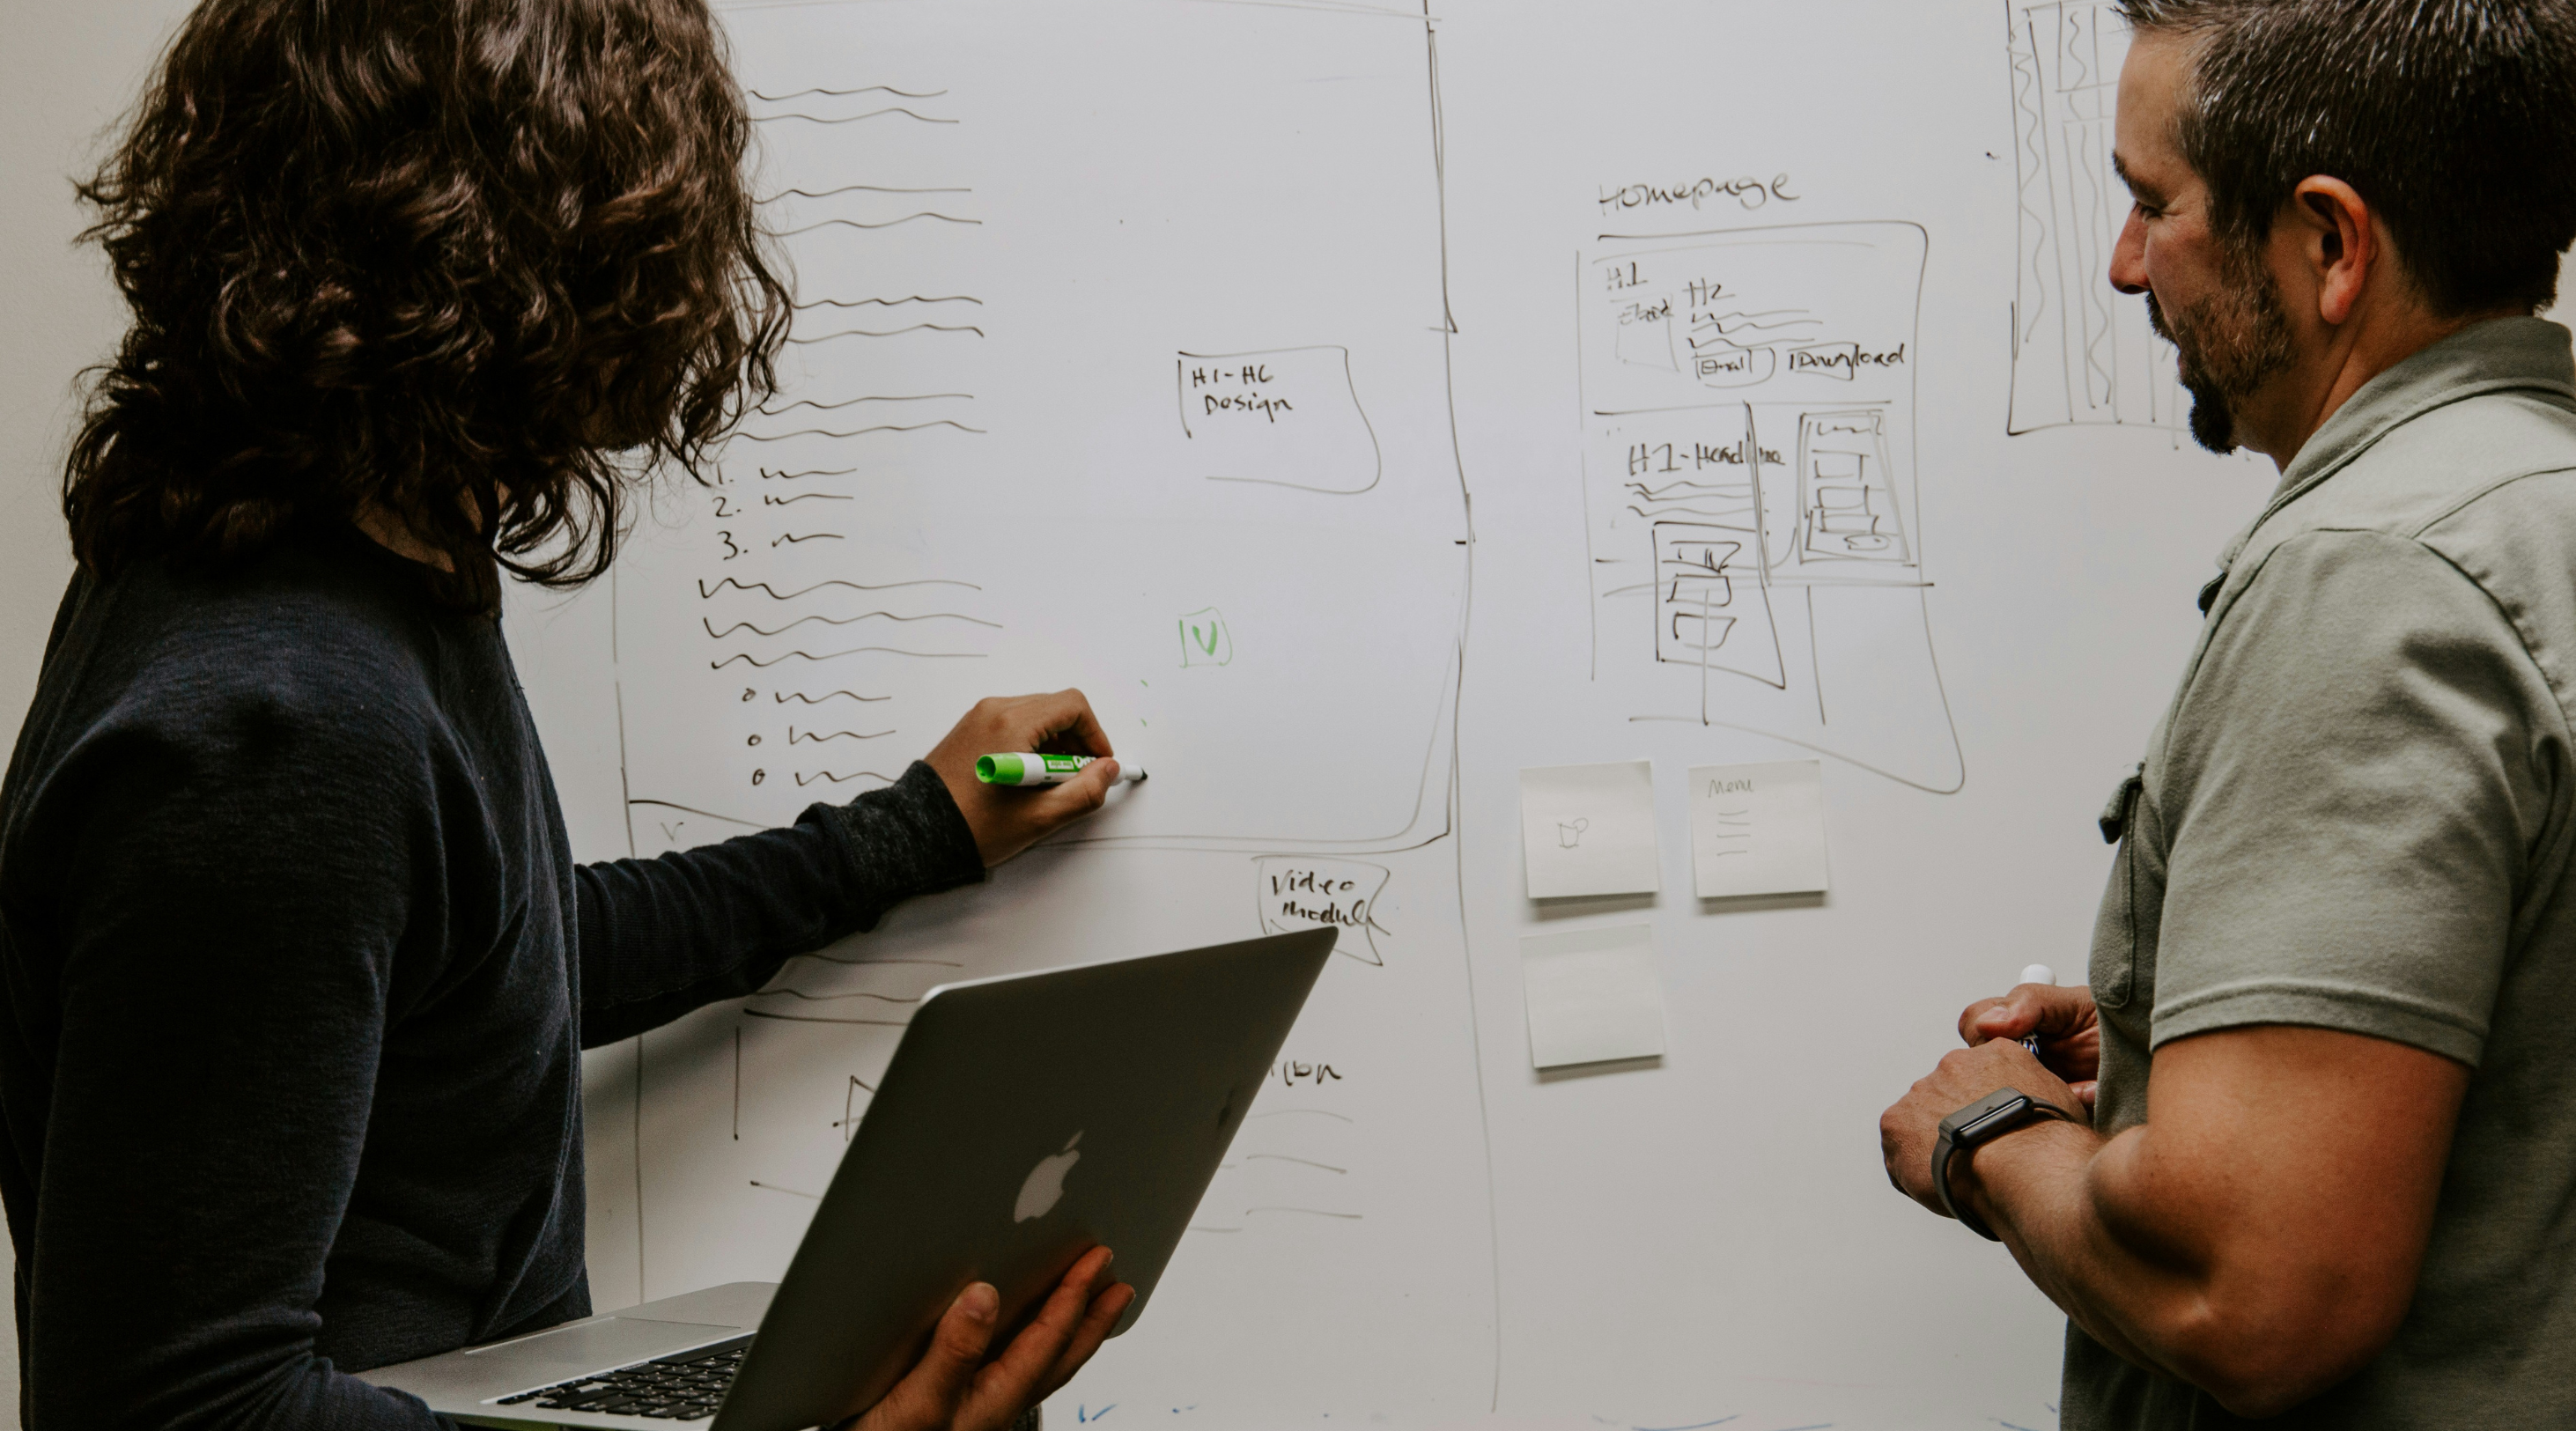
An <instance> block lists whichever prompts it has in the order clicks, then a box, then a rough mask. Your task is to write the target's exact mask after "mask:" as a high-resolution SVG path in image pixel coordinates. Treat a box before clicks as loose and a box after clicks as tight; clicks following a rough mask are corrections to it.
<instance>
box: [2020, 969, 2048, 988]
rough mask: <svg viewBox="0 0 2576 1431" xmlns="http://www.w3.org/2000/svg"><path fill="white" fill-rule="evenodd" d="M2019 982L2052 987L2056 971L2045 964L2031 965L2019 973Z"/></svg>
mask: <svg viewBox="0 0 2576 1431" xmlns="http://www.w3.org/2000/svg"><path fill="white" fill-rule="evenodd" d="M2021 982H2023V983H2025V984H2049V985H2054V984H2055V983H2056V982H2057V971H2056V970H2054V969H2051V968H2050V967H2048V966H2047V965H2045V964H2033V965H2030V966H2029V967H2028V968H2025V969H2023V970H2022V971H2021Z"/></svg>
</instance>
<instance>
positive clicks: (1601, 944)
mask: <svg viewBox="0 0 2576 1431" xmlns="http://www.w3.org/2000/svg"><path fill="white" fill-rule="evenodd" d="M1521 988H1522V991H1523V994H1524V996H1525V997H1526V998H1527V1000H1528V1003H1529V1032H1530V1064H1531V1066H1533V1067H1536V1068H1563V1067H1565V1066H1566V1065H1568V1064H1576V1063H1605V1062H1608V1061H1610V1060H1612V1059H1621V1058H1657V1057H1660V1056H1662V1054H1663V1051H1664V989H1663V983H1662V981H1661V980H1659V979H1658V978H1657V977H1656V975H1655V931H1654V928H1653V926H1651V925H1645V924H1630V925H1623V926H1620V927H1618V928H1614V929H1578V930H1574V931H1573V932H1571V933H1566V934H1532V935H1528V936H1525V937H1524V938H1522V940H1521Z"/></svg>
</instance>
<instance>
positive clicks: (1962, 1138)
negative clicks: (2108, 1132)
mask: <svg viewBox="0 0 2576 1431" xmlns="http://www.w3.org/2000/svg"><path fill="white" fill-rule="evenodd" d="M2036 1118H2062V1119H2064V1120H2065V1121H2067V1122H2069V1123H2081V1122H2083V1121H2084V1120H2083V1119H2081V1118H2078V1117H2076V1116H2075V1115H2074V1114H2072V1113H2069V1112H2067V1111H2066V1110H2065V1109H2063V1108H2060V1107H2058V1106H2057V1105H2056V1104H2054V1103H2042V1102H2041V1101H2039V1100H2038V1099H2036V1098H2033V1097H2031V1096H2030V1095H2029V1094H2027V1093H2024V1092H2022V1091H2021V1090H2020V1089H2018V1088H1998V1089H1996V1090H1995V1091H1994V1092H1992V1093H1989V1094H1987V1095H1986V1096H1985V1097H1983V1098H1980V1099H1978V1100H1977V1101H1976V1102H1974V1103H1971V1104H1969V1105H1968V1106H1967V1107H1965V1108H1962V1109H1960V1110H1959V1111H1958V1112H1956V1113H1953V1114H1951V1115H1950V1116H1949V1117H1947V1118H1944V1119H1942V1120H1941V1136H1940V1137H1939V1138H1938V1139H1937V1140H1935V1141H1934V1142H1933V1144H1932V1188H1933V1190H1934V1191H1935V1192H1938V1193H1939V1194H1941V1206H1942V1207H1944V1208H1946V1209H1948V1210H1949V1213H1950V1215H1951V1216H1952V1217H1955V1218H1957V1219H1958V1220H1959V1223H1960V1225H1961V1226H1963V1227H1965V1228H1967V1229H1968V1230H1969V1231H1970V1232H1973V1233H1975V1234H1977V1235H1978V1236H1979V1237H1982V1238H1984V1239H1985V1240H1987V1241H1988V1242H2001V1241H2003V1239H2002V1238H2000V1237H1997V1236H1995V1232H1994V1229H1993V1228H1990V1227H1988V1226H1986V1225H1985V1224H1984V1223H1983V1222H1980V1221H1978V1219H1977V1215H1976V1214H1975V1213H1973V1212H1970V1211H1968V1210H1967V1209H1966V1208H1964V1207H1961V1206H1960V1205H1959V1202H1958V1199H1956V1198H1954V1197H1952V1196H1950V1163H1951V1161H1952V1160H1953V1159H1955V1158H1957V1157H1958V1156H1959V1155H1960V1154H1961V1153H1965V1152H1969V1151H1971V1150H1973V1149H1975V1148H1977V1147H1979V1146H1981V1145H1983V1144H1986V1143H1991V1142H1993V1141H1994V1140H1995V1139H1997V1138H2000V1137H2002V1136H2003V1135H2004V1134H2006V1133H2009V1132H2011V1131H2012V1130H2013V1129H2015V1128H2019V1127H2022V1126H2024V1125H2026V1124H2028V1123H2029V1122H2031V1121H2032V1120H2033V1119H2036Z"/></svg>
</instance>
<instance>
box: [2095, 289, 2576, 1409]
mask: <svg viewBox="0 0 2576 1431" xmlns="http://www.w3.org/2000/svg"><path fill="white" fill-rule="evenodd" d="M2220 565H2221V566H2222V567H2223V568H2224V574H2223V575H2222V577H2221V578H2220V580H2219V581H2218V582H2217V583H2216V584H2215V589H2214V595H2213V596H2212V597H2211V599H2210V600H2209V602H2208V612H2209V614H2208V617H2207V620H2206V623H2205V625H2204V628H2203V630H2202V632H2201V637H2200V644H2199V646H2198V648H2197V649H2196V650H2194V651H2193V653H2192V656H2191V661H2190V664H2189V665H2187V666H2186V667H2185V668H2184V670H2183V676H2182V684H2181V688H2180V689H2179V690H2178V691H2177V692H2176V693H2175V695H2174V699H2173V704H2172V706H2171V707H2170V708H2169V709H2168V710H2167V711H2166V713H2165V717H2164V719H2163V721H2162V722H2161V723H2160V724H2159V725H2158V727H2157V729H2156V732H2155V735H2154V737H2153V739H2152V740H2151V741H2150V742H2149V744H2148V747H2147V758H2146V763H2145V765H2144V766H2143V767H2142V769H2141V770H2140V772H2139V774H2138V776H2137V777H2135V778H2133V779H2132V780H2131V781H2129V782H2128V783H2127V784H2125V785H2124V786H2123V787H2122V788H2121V790H2120V792H2119V794H2118V795H2117V796H2116V797H2115V798H2114V799H2113V801H2112V808H2111V809H2110V810H2108V811H2106V812H2105V816H2104V828H2105V831H2106V833H2112V834H2114V835H2115V836H2116V837H2117V838H2119V840H2120V849H2119V854H2118V856H2117V859H2116V861H2115V863H2114V864H2113V867H2112V872H2111V881H2110V889H2109V892H2108V894H2107V895H2106V896H2105V898H2104V901H2103V905H2102V916H2101V920H2100V923H2099V924H2098V925H2097V926H2096V930H2095V934H2094V940H2093V963H2092V982H2093V995H2094V998H2095V999H2096V1001H2098V1002H2099V1004H2100V1006H2101V1011H2102V1087H2101V1102H2100V1107H2099V1109H2098V1111H2097V1113H2096V1124H2097V1126H2098V1127H2099V1128H2100V1129H2101V1130H2102V1131H2103V1132H2105V1133H2117V1132H2119V1131H2121V1130H2122V1129H2125V1128H2129V1127H2132V1126H2135V1125H2136V1124H2138V1123H2141V1122H2144V1121H2145V1120H2146V1118H2147V1116H2148V1112H2147V1066H2148V1059H2149V1057H2150V1054H2151V1051H2152V1050H2154V1049H2156V1048H2158V1047H2160V1046H2162V1045H2164V1044H2166V1043H2168V1042H2170V1041H2172V1040H2174V1039H2178V1038H2183V1037H2186V1036H2188V1035H2191V1034H2198V1033H2208V1032H2210V1031H2211V1030H2214V1029H2226V1028H2236V1027H2241V1026H2243V1025H2247V1024H2302V1025H2308V1026H2312V1027H2318V1028H2331V1029H2343V1030H2347V1031H2349V1032H2352V1033H2359V1034H2369V1035H2372V1036H2374V1037H2378V1038H2385V1039H2393V1040H2396V1041H2397V1042H2400V1043H2405V1044H2412V1045H2414V1046H2415V1047H2418V1048H2424V1049H2430V1050H2432V1051H2433V1052H2435V1053H2438V1054H2441V1055H2443V1056H2445V1057H2448V1058H2455V1059H2458V1060H2459V1061H2461V1062H2462V1063H2465V1064H2468V1065H2469V1066H2470V1067H2471V1068H2473V1069H2475V1070H2476V1074H2475V1077H2474V1078H2473V1079H2472V1081H2471V1083H2470V1086H2469V1093H2468V1102H2467V1105H2466V1106H2465V1107H2464V1108H2463V1109H2462V1111H2461V1115H2460V1125H2459V1132H2458V1135H2457V1137H2456V1139H2455V1140H2454V1141H2453V1143H2452V1146H2451V1160H2450V1166H2449V1168H2448V1170H2447V1171H2446V1173H2445V1174H2444V1179H2443V1185H2442V1194H2441V1202H2440V1206H2439V1208H2438V1210H2437V1211H2436V1213H2435V1216H2434V1223H2433V1233H2432V1242H2431V1245H2430V1248H2429V1250H2428V1252H2427V1254H2426V1258H2425V1262H2424V1272H2423V1278H2422V1281H2421V1282H2420V1284H2419V1285H2418V1287H2417V1289H2416V1294H2415V1302H2414V1305H2413V1307H2412V1308H2410V1309H2409V1311H2408V1313H2407V1317H2406V1321H2405V1324H2404V1325H2403V1326H2402V1327H2401V1328H2400V1329H2399V1330H2398V1333H2397V1338H2396V1340H2395V1341H2394V1342H2392V1343H2391V1344H2390V1345H2389V1347H2388V1349H2387V1350H2386V1351H2384V1352H2382V1353H2381V1354H2380V1355H2379V1357H2378V1358H2377V1359H2376V1360H2374V1361H2372V1362H2371V1363H2370V1364H2369V1365H2368V1366H2367V1367H2365V1368H2363V1370H2362V1371H2361V1372H2360V1373H2359V1374H2358V1375H2357V1376H2355V1377H2354V1378H2353V1379H2352V1380H2350V1381H2348V1382H2346V1383H2345V1384H2344V1385H2342V1386H2341V1387H2339V1388H2337V1389H2335V1390H2333V1391H2330V1392H2328V1393H2326V1394H2325V1395H2324V1396H2322V1397H2320V1398H2318V1399H2316V1400H2315V1401H2312V1402H2310V1403H2308V1404H2307V1405H2306V1406H2303V1407H2301V1408H2299V1409H2297V1410H2296V1411H2293V1412H2291V1413H2290V1414H2289V1415H2287V1416H2285V1417H2282V1418H2279V1419H2278V1420H2275V1421H2269V1422H2265V1423H2263V1424H2264V1425H2266V1426H2276V1427H2280V1426H2287V1427H2308V1426H2333V1427H2342V1428H2360V1427H2372V1428H2376V1427H2390V1428H2395V1427H2406V1428H2424V1427H2437V1426H2570V1425H2576V883H2571V881H2570V879H2569V859H2570V853H2571V848H2576V838H2572V837H2576V819H2571V805H2576V738H2571V734H2570V722H2569V715H2568V709H2569V703H2570V700H2571V698H2576V362H2571V359H2570V356H2569V340H2568V333H2567V330H2566V329H2563V328H2561V327H2559V326H2557V325H2556V324H2554V323H2546V322H2542V321H2540V320H2538V319H2533V318H2512V319H2504V320H2500V321H2497V322H2491V323H2484V324H2480V325H2478V326H2476V327H2474V328H2470V329H2468V330H2467V331H2465V332H2462V333H2459V334H2457V335H2455V336H2453V337H2451V338H2449V339H2447V340H2445V341H2444V342H2442V343H2439V344H2437V345H2435V346H2433V347H2431V348H2429V349H2426V350H2425V351H2423V352H2421V353H2418V354H2416V355H2415V356H2414V357H2411V358H2409V359H2407V360H2406V361H2405V362H2403V363H2400V364H2399V365H2397V366H2396V367H2394V368H2392V369H2390V370H2389V371H2388V372H2386V373H2383V374H2381V375H2380V376H2379V377H2377V378H2375V379H2373V380H2372V381H2371V382H2370V383H2369V384H2368V385H2367V386H2365V387H2364V388H2362V390H2361V391H2360V392H2358V393H2356V394H2355V395H2354V396H2353V398H2352V400H2351V401H2350V402H2348V403H2346V404H2345V405H2344V406H2343V408H2342V409H2341V410H2339V411H2338V412H2336V413H2335V414H2334V416H2333V417H2332V418H2330V419H2328V421H2327V422H2326V425H2325V426H2324V427H2323V428H2322V429H2320V430H2319V431H2318V432H2317V434H2316V436H2315V437H2313V438H2311V439H2310V440H2309V442H2308V445H2307V446H2306V447H2305V448H2303V449H2302V450H2301V451H2300V453H2299V456H2298V460H2297V461H2295V462H2293V463H2292V464H2291V466H2290V469H2289V471H2288V472H2286V473H2284V474H2283V476H2282V481H2281V487H2280V490H2279V491H2278V493H2276V494H2275V495H2274V497H2273V498H2272V501H2271V504H2270V505H2269V506H2268V507H2266V508H2265V509H2264V512H2263V515H2262V516H2261V517H2260V518H2258V519H2256V521H2255V523H2254V525H2253V526H2252V527H2251V528H2249V529H2248V530H2247V531H2246V532H2245V534H2244V535H2243V536H2240V537H2238V538H2237V539H2236V540H2235V542H2233V543H2232V544H2231V545H2230V546H2229V548H2228V550H2227V552H2226V553H2225V555H2224V556H2223V557H2222V558H2221V562H2220ZM2351 1175H2352V1176H2353V1177H2355V1178H2358V1179H2363V1180H2365V1181H2366V1180H2368V1179H2370V1178H2373V1177H2375V1176H2377V1175H2378V1172H2377V1170H2376V1169H2372V1168H2363V1167H2356V1168H2354V1169H2352V1170H2351ZM2065 1394H2066V1400H2065V1406H2064V1416H2063V1424H2064V1426H2065V1427H2066V1428H2067V1431H2092V1428H2097V1427H2098V1428H2109V1427H2158V1428H2164V1427H2211V1426H2234V1425H2237V1424H2238V1418H2236V1417H2233V1416H2230V1415H2228V1414H2227V1413H2226V1412H2225V1411H2223V1410H2221V1409H2220V1408H2219V1406H2218V1404H2217V1403H2216V1402H2215V1401H2212V1400H2211V1399H2210V1398H2209V1397H2208V1396H2206V1395H2204V1394H2202V1393H2200V1392H2197V1391H2195V1390H2193V1389H2192V1388H2190V1387H2188V1386H2185V1385H2183V1384H2182V1383H2180V1382H2177V1381H2174V1380H2172V1379H2170V1378H2168V1377H2163V1376H2159V1375H2155V1374H2152V1373H2149V1372H2146V1371H2142V1370H2139V1369H2138V1368H2136V1367H2133V1366H2131V1365H2129V1364H2128V1363H2127V1362H2124V1361H2122V1360H2120V1359H2119V1358H2118V1357H2116V1356H2114V1355H2112V1354H2111V1353H2110V1352H2109V1351H2107V1350H2105V1349H2104V1348H2103V1347H2102V1346H2101V1345H2100V1344H2099V1343H2097V1342H2095V1341H2094V1340H2093V1339H2092V1338H2091V1337H2088V1336H2086V1335H2085V1334H2084V1333H2083V1332H2081V1331H2079V1330H2076V1329H2075V1328H2074V1327H2072V1326H2069V1327H2068V1329H2067V1346H2066V1393H2065Z"/></svg>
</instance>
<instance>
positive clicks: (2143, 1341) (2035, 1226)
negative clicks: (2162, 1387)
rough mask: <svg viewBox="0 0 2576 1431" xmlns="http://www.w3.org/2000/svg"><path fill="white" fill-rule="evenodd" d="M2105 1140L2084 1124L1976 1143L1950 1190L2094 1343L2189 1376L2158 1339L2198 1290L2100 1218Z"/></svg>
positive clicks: (2044, 1126)
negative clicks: (2098, 1191)
mask: <svg viewBox="0 0 2576 1431" xmlns="http://www.w3.org/2000/svg"><path fill="white" fill-rule="evenodd" d="M2112 1147H2113V1144H2112V1143H2111V1142H2107V1141H2105V1140H2104V1139H2102V1138H2100V1137H2098V1136H2096V1135H2095V1134H2094V1133H2093V1131H2092V1130H2091V1129H2089V1128H2084V1127H2079V1126H2077V1125H2075V1124H2071V1123H2040V1124H2034V1125H2033V1126H2031V1127H2029V1128H2025V1129H2023V1130H2021V1131H2019V1132H2016V1133H2014V1134H2012V1135H2010V1136H2008V1137H2004V1138H2000V1139H1998V1140H1996V1141H1995V1142H1993V1143H1989V1144H1987V1145H1986V1146H1984V1147H1982V1148H1979V1149H1978V1150H1977V1152H1976V1155H1975V1157H1974V1159H1973V1160H1971V1161H1970V1163H1969V1165H1968V1166H1967V1167H1966V1168H1964V1169H1961V1170H1959V1172H1958V1173H1957V1174H1956V1175H1954V1177H1953V1179H1952V1183H1951V1188H1952V1191H1953V1192H1954V1193H1955V1194H1957V1195H1959V1196H1960V1197H1961V1198H1962V1199H1963V1200H1965V1201H1966V1202H1967V1203H1968V1205H1969V1206H1970V1207H1971V1208H1972V1209H1973V1210H1974V1211H1975V1212H1976V1213H1977V1215H1978V1216H1980V1217H1982V1218H1983V1219H1984V1220H1985V1222H1986V1225H1987V1226H1988V1227H1991V1228H1993V1229H1994V1230H1995V1233H1996V1235H1997V1236H1999V1237H2001V1238H2002V1239H2003V1240H2004V1245H2005V1246H2006V1247H2007V1248H2009V1249H2011V1251H2012V1255H2013V1258H2014V1260H2015V1261H2018V1262H2019V1263H2020V1264H2021V1266H2022V1270H2023V1271H2024V1272H2025V1273H2027V1274H2028V1275H2029V1277H2030V1280H2031V1281H2032V1283H2033V1284H2035V1285H2036V1286H2038V1288H2039V1290H2040V1291H2041V1292H2042V1293H2044V1294H2046V1296H2047V1297H2048V1299H2049V1300H2050V1301H2052V1302H2055V1303H2056V1304H2057V1306H2058V1308H2059V1309H2060V1310H2062V1311H2064V1312H2065V1313H2066V1315H2067V1316H2068V1317H2069V1318H2070V1319H2072V1320H2073V1321H2074V1323H2075V1324H2076V1325H2077V1326H2079V1327H2082V1328H2083V1329H2084V1331H2085V1332H2086V1333H2087V1334H2088V1335H2090V1336H2091V1337H2092V1338H2093V1339H2094V1340H2095V1341H2098V1342H2100V1343H2102V1345H2104V1346H2106V1347H2108V1348H2110V1349H2111V1350H2112V1351H2113V1352H2115V1353H2117V1354H2118V1355H2120V1356H2122V1357H2125V1358H2127V1359H2128V1360H2129V1361H2131V1362H2134V1363H2136V1364H2137V1365H2139V1366H2143V1367H2148V1368H2150V1369H2153V1370H2157V1371H2163V1372H2166V1373H2167V1374H2169V1375H2174V1376H2181V1377H2183V1378H2184V1379H2185V1380H2190V1379H2191V1378H2190V1376H2189V1373H2188V1372H2187V1371H2186V1370H2185V1369H2184V1368H2183V1367H2182V1366H2179V1365H2177V1364H2176V1358H2175V1357H2174V1356H2173V1354H2172V1352H2171V1350H2170V1349H2169V1348H2168V1347H2167V1346H2165V1345H2164V1343H2165V1342H2166V1341H2167V1340H2168V1339H2169V1337H2170V1334H2171V1331H2172V1326H2171V1324H2172V1323H2173V1322H2174V1321H2175V1320H2176V1318H2177V1315H2178V1314H2179V1315H2181V1316H2188V1312H2187V1311H2186V1310H2185V1309H2186V1308H2187V1307H2188V1306H2189V1305H2190V1304H2192V1303H2193V1302H2195V1301H2196V1300H2197V1299H2198V1296H2199V1289H2198V1288H2197V1286H2196V1285H2194V1284H2193V1282H2192V1279H2190V1278H2189V1277H2187V1276H2185V1275H2183V1274H2182V1273H2181V1272H2180V1271H2178V1270H2177V1269H2176V1268H2175V1267H2174V1266H2172V1265H2170V1264H2167V1263H2161V1262H2158V1261H2156V1260H2153V1259H2151V1258H2149V1257H2146V1256H2143V1255H2141V1252H2140V1250H2139V1249H2138V1248H2136V1247H2133V1246H2131V1245H2129V1242H2128V1241H2126V1240H2124V1239H2123V1237H2122V1236H2121V1235H2119V1233H2118V1232H2117V1231H2115V1229H2114V1228H2113V1226H2112V1224H2111V1221H2110V1220H2109V1219H2106V1218H2105V1217H2104V1216H2103V1212H2102V1209H2101V1208H2100V1207H2099V1206H2097V1200H2096V1177H2095V1174H2096V1168H2095V1163H2096V1160H2097V1159H2099V1158H2101V1157H2103V1156H2105V1155H2106V1154H2107V1153H2108V1152H2109V1150H2110V1149H2111V1148H2112Z"/></svg>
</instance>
